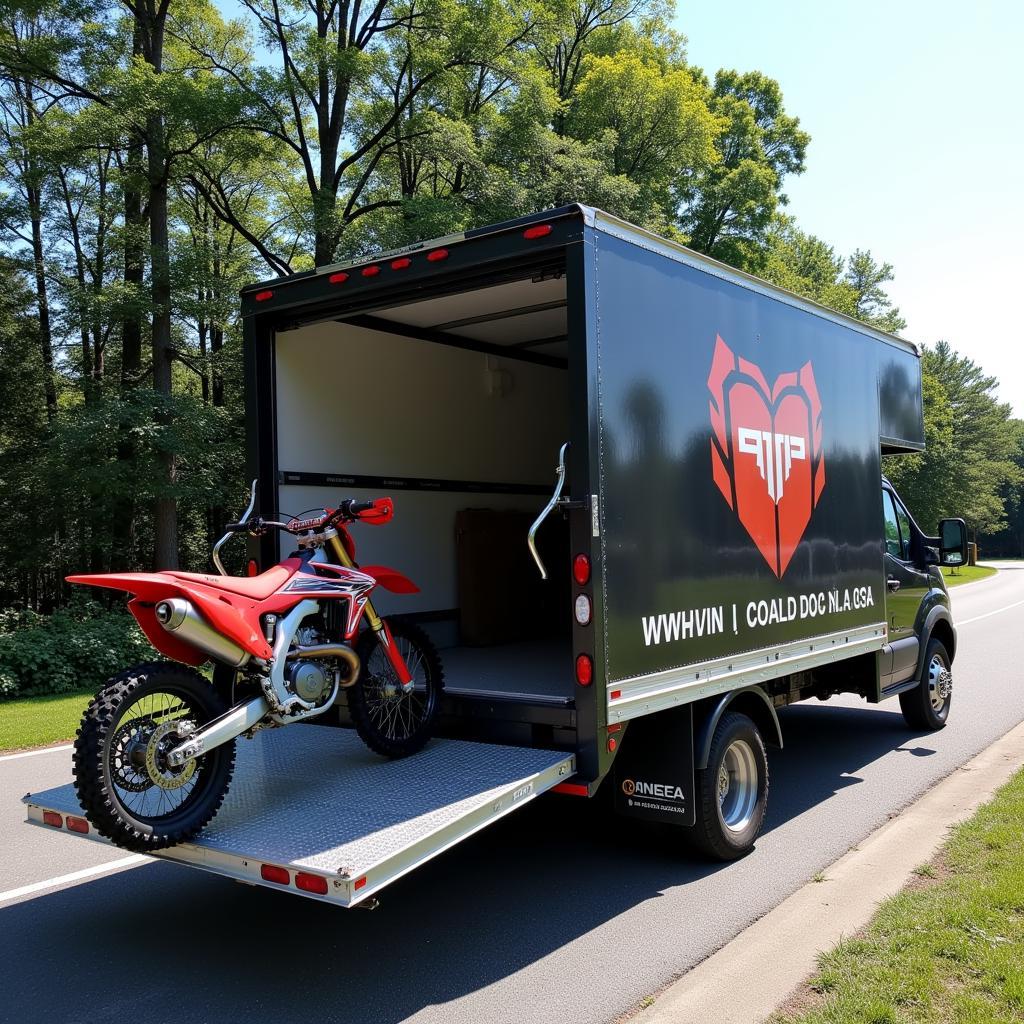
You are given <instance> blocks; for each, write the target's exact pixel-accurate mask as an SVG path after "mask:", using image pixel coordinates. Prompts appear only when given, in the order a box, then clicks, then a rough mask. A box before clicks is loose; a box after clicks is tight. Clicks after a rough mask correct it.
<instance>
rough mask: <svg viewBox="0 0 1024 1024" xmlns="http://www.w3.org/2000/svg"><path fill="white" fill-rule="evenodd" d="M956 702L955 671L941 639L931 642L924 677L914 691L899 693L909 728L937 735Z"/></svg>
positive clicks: (901, 706) (926, 655)
mask: <svg viewBox="0 0 1024 1024" xmlns="http://www.w3.org/2000/svg"><path fill="white" fill-rule="evenodd" d="M952 702H953V671H952V668H951V666H950V661H949V655H948V654H947V653H946V648H945V647H944V646H943V644H942V641H941V640H934V639H933V640H929V641H928V651H927V653H926V654H925V659H924V678H923V679H922V680H921V682H920V683H918V684H917V686H915V687H914V688H913V689H912V690H907V691H905V692H904V693H901V694H900V710H901V711H902V712H903V717H904V719H905V720H906V723H907V725H909V726H910V728H911V729H917V730H919V731H928V732H936V731H937V730H939V729H941V728H943V727H944V726H945V724H946V720H947V719H948V718H949V706H950V704H952Z"/></svg>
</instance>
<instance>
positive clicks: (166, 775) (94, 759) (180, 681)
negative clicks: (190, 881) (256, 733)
mask: <svg viewBox="0 0 1024 1024" xmlns="http://www.w3.org/2000/svg"><path fill="white" fill-rule="evenodd" d="M226 710H227V705H226V704H225V703H224V702H223V701H222V700H221V699H220V697H218V696H217V693H216V691H215V690H214V688H213V687H212V686H211V685H210V684H209V683H208V682H207V681H206V680H205V679H204V678H203V677H202V676H201V675H200V674H199V673H198V672H196V671H195V669H191V668H187V667H186V666H184V665H178V664H176V663H174V662H169V661H161V662H152V663H150V664H145V665H136V666H135V667H134V668H130V669H126V670H125V671H124V672H122V673H121V674H120V675H117V676H114V678H113V679H111V680H110V682H109V683H107V685H106V686H104V687H103V689H102V690H100V692H99V693H98V694H96V697H95V698H94V699H93V701H92V703H91V704H90V705H89V707H88V708H86V711H85V715H84V716H83V718H82V725H81V727H80V728H79V730H78V736H77V738H76V739H75V749H74V754H73V772H74V776H75V792H76V793H77V794H78V802H79V803H80V804H81V805H82V808H83V810H84V811H85V816H86V817H87V818H88V819H89V821H91V822H92V824H93V826H94V827H95V828H96V831H97V832H99V833H100V835H104V836H106V837H107V838H108V839H110V840H111V841H112V842H114V843H116V844H117V845H118V846H123V847H124V848H125V849H126V850H138V851H140V852H142V853H147V852H149V851H151V850H161V849H163V848H164V847H167V846H173V845H174V844H175V843H183V842H186V841H187V840H189V839H191V838H192V837H193V836H195V835H196V833H197V832H199V830H200V829H201V828H202V827H203V826H204V825H205V824H206V823H207V822H208V821H209V820H210V819H211V818H212V817H213V816H214V815H215V814H216V813H217V810H218V808H219V807H220V805H221V802H222V801H223V800H224V795H225V794H226V793H227V791H228V785H229V784H230V782H231V773H232V770H233V769H234V766H235V744H234V741H233V740H232V741H231V742H230V743H225V744H223V745H222V746H219V747H215V748H214V749H213V750H211V751H210V752H209V753H208V754H204V755H202V756H201V757H197V758H194V759H193V760H191V761H186V762H185V764H183V765H181V767H178V768H176V767H174V766H172V765H170V764H168V763H167V760H166V756H167V752H168V751H169V750H170V749H171V748H172V747H174V746H176V745H177V744H178V743H179V742H180V738H179V735H178V727H179V726H180V725H181V724H182V723H184V722H186V721H188V722H191V723H192V724H193V725H194V726H196V727H199V726H203V725H206V723H207V722H209V721H211V720H212V719H214V718H216V717H217V716H218V715H220V714H223V712H224V711H226Z"/></svg>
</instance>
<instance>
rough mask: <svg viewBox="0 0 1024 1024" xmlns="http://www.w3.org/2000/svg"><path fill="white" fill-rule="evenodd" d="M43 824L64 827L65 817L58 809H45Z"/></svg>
mask: <svg viewBox="0 0 1024 1024" xmlns="http://www.w3.org/2000/svg"><path fill="white" fill-rule="evenodd" d="M43 824H44V825H52V826H53V827H54V828H63V826H64V819H63V818H62V817H61V816H60V815H59V814H58V813H57V812H56V811H43Z"/></svg>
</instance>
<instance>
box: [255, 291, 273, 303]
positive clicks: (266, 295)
mask: <svg viewBox="0 0 1024 1024" xmlns="http://www.w3.org/2000/svg"><path fill="white" fill-rule="evenodd" d="M273 297H274V293H273V292H257V293H256V294H255V295H254V296H253V298H254V299H255V300H256V301H257V302H266V301H267V299H272V298H273Z"/></svg>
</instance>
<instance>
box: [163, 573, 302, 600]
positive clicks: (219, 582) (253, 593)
mask: <svg viewBox="0 0 1024 1024" xmlns="http://www.w3.org/2000/svg"><path fill="white" fill-rule="evenodd" d="M294 574H295V568H294V567H293V566H287V565H275V566H273V568H270V569H268V570H267V571H266V572H261V573H260V574H259V575H258V576H211V575H208V574H207V573H200V572H169V573H167V575H168V576H173V577H174V578H175V579H179V580H181V581H182V582H184V583H198V584H199V585H200V586H204V587H212V588H214V589H215V590H224V591H226V592H227V593H229V594H238V595H239V596H240V597H247V598H248V599H249V600H250V601H265V600H266V599H267V598H268V597H270V595H271V594H273V593H274V592H275V591H277V590H279V589H280V588H281V587H283V586H284V585H285V583H287V582H288V580H289V579H291V577H292V576H293V575H294Z"/></svg>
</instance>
